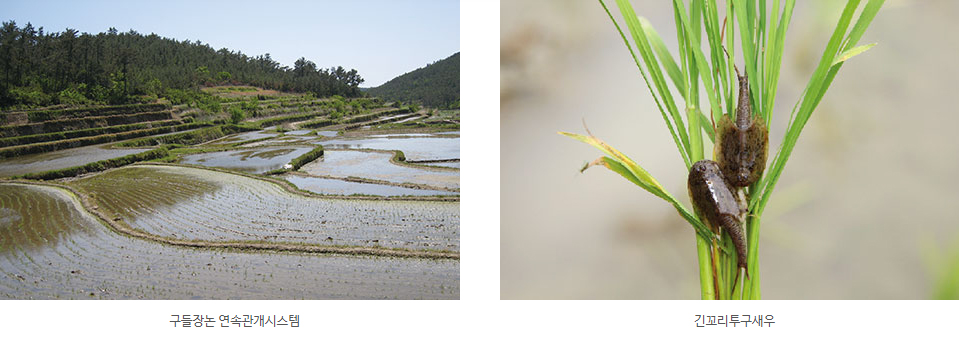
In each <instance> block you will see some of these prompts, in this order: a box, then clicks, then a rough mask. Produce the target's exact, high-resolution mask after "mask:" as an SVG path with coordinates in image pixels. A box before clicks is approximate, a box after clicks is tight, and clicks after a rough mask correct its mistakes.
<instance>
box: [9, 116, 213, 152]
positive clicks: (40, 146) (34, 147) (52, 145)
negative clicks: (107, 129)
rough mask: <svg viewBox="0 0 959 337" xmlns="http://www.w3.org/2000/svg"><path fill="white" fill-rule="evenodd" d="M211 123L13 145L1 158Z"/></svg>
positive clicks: (185, 128) (197, 126)
mask: <svg viewBox="0 0 959 337" xmlns="http://www.w3.org/2000/svg"><path fill="white" fill-rule="evenodd" d="M210 125H213V124H212V123H208V122H206V123H201V122H198V123H189V124H181V125H174V126H163V127H156V128H151V129H142V130H133V131H127V132H120V133H108V134H103V135H99V136H91V137H81V138H69V139H64V140H59V141H53V142H46V143H36V144H27V145H20V146H12V147H6V148H0V158H8V157H16V156H22V155H25V154H32V153H43V152H50V151H56V150H63V149H70V148H74V147H80V146H87V145H95V144H103V143H109V142H113V141H118V140H124V139H131V138H137V137H145V136H150V135H156V134H161V133H169V132H175V131H182V130H189V129H195V128H199V127H204V126H210ZM188 133H189V132H188ZM188 133H186V134H188ZM176 135H180V134H175V135H169V136H176ZM161 137H165V136H161ZM134 142H136V141H134ZM121 144H122V143H121ZM117 146H120V144H118V145H117Z"/></svg>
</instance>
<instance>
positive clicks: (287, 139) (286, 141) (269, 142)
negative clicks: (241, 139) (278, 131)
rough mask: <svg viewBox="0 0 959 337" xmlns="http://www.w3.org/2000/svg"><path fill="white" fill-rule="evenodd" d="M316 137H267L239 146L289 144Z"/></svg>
mask: <svg viewBox="0 0 959 337" xmlns="http://www.w3.org/2000/svg"><path fill="white" fill-rule="evenodd" d="M315 139H316V137H313V136H280V137H277V138H272V139H267V140H264V141H259V142H254V143H249V144H244V145H240V147H260V146H275V145H289V144H294V143H302V142H308V141H311V140H315Z"/></svg>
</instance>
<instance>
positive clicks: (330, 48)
mask: <svg viewBox="0 0 959 337" xmlns="http://www.w3.org/2000/svg"><path fill="white" fill-rule="evenodd" d="M459 12H460V9H459V1H456V0H403V1H386V0H380V1H377V0H365V1H356V0H350V1H338V0H326V1H263V0H260V1H179V0H175V1H7V0H4V1H3V4H0V21H2V22H6V21H10V20H14V21H16V23H17V25H18V26H20V27H23V26H24V25H26V24H27V22H30V23H32V24H33V26H34V27H43V29H44V32H47V33H50V32H62V31H63V30H64V29H66V28H73V29H76V30H78V31H80V32H87V33H91V34H97V33H99V32H104V31H106V30H107V29H109V28H110V27H115V28H116V29H117V30H119V31H120V32H127V31H130V30H131V29H132V30H135V31H137V32H139V33H141V34H144V35H149V34H150V33H156V34H157V35H160V36H162V37H168V38H173V39H177V40H178V41H183V40H191V41H196V40H199V41H201V42H202V43H205V44H209V45H210V47H213V48H214V49H220V48H227V49H230V50H234V51H240V52H242V53H244V54H246V55H247V56H251V57H252V56H257V55H263V54H266V53H269V54H270V56H271V57H272V58H273V60H275V61H277V62H279V63H280V64H282V65H286V66H289V67H292V66H293V62H294V61H296V60H297V59H298V58H300V57H306V58H307V59H308V60H310V61H313V62H314V63H316V65H317V66H318V67H320V68H329V67H335V66H343V67H344V68H346V69H356V70H357V71H359V73H360V76H362V77H363V78H364V79H365V80H366V81H365V82H364V83H363V84H361V85H360V86H361V87H375V86H378V85H380V84H383V83H385V82H386V81H389V80H390V79H392V78H394V77H396V76H399V75H402V74H404V73H406V72H409V71H412V70H415V69H417V68H421V67H423V66H426V65H427V64H428V63H431V62H435V61H438V60H441V59H444V58H446V57H448V56H450V55H452V54H453V53H456V52H458V51H459V50H460V23H459V18H460V15H459V14H460V13H459Z"/></svg>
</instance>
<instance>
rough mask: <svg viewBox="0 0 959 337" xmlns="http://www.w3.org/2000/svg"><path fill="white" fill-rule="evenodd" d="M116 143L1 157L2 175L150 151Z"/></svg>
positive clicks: (43, 169) (81, 163)
mask: <svg viewBox="0 0 959 337" xmlns="http://www.w3.org/2000/svg"><path fill="white" fill-rule="evenodd" d="M113 144H115V143H110V144H100V145H90V146H84V147H77V148H72V149H66V150H60V151H53V152H46V153H36V154H28V155H25V156H20V157H13V158H4V159H0V176H15V175H21V174H26V173H34V172H43V171H49V170H58V169H63V168H67V167H73V166H79V165H84V164H87V163H92V162H95V161H100V160H106V159H111V158H117V157H123V156H126V155H130V154H134V153H140V152H145V151H149V150H150V149H123V148H117V149H111V148H110V146H112V145H113Z"/></svg>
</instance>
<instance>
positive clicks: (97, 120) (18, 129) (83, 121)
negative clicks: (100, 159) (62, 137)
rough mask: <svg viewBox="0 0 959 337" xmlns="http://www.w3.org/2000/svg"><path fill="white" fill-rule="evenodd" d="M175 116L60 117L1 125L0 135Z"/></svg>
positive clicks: (43, 131)
mask: <svg viewBox="0 0 959 337" xmlns="http://www.w3.org/2000/svg"><path fill="white" fill-rule="evenodd" d="M171 118H173V116H172V114H171V113H170V111H157V112H141V113H134V114H127V115H111V116H93V117H81V118H72V119H59V120H52V121H46V122H39V123H29V124H20V125H6V126H0V135H2V136H4V137H16V136H26V135H32V134H38V133H51V132H60V131H66V130H79V129H89V128H97V127H103V126H111V125H123V124H133V123H141V122H149V121H160V120H168V119H171Z"/></svg>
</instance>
